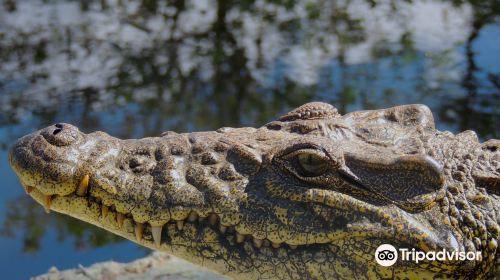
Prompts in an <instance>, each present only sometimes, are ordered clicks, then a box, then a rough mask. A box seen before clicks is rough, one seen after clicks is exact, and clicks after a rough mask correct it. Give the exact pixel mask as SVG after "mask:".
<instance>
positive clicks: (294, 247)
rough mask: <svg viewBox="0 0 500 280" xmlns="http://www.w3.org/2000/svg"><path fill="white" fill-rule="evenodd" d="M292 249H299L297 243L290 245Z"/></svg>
mask: <svg viewBox="0 0 500 280" xmlns="http://www.w3.org/2000/svg"><path fill="white" fill-rule="evenodd" d="M289 246H290V248H292V249H297V245H289Z"/></svg>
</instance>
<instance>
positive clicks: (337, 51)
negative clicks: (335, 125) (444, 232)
mask: <svg viewBox="0 0 500 280" xmlns="http://www.w3.org/2000/svg"><path fill="white" fill-rule="evenodd" d="M499 97H500V2H499V1H498V0H495V1H481V0H449V1H446V0H441V1H438V0H435V1H424V0H414V1H410V0H408V1H399V0H380V1H376V0H335V1H331V0H279V1H270V0H269V1H247V0H239V1H236V0H233V1H231V0H227V1H224V0H219V1H215V0H214V1H200V0H192V1H188V0H172V1H159V0H140V1H139V0H136V1H131V0H25V1H23V0H0V178H2V181H3V184H2V187H1V188H0V248H1V253H0V270H1V271H2V277H4V278H5V279H26V278H28V277H29V276H33V275H37V274H40V273H44V272H46V271H47V270H48V269H49V268H50V267H51V266H52V265H56V266H57V267H58V268H60V269H64V268H72V267H77V266H78V264H82V265H89V264H92V263H95V262H98V261H104V260H109V259H114V260H117V261H130V260H133V259H136V258H138V257H141V256H144V255H146V254H147V253H148V251H147V250H146V249H143V248H139V247H138V246H136V245H134V244H132V243H131V242H125V241H124V240H122V239H121V238H118V237H115V236H112V235H111V234H108V233H106V232H104V231H102V230H99V229H97V228H96V227H93V226H90V225H87V224H84V223H82V222H79V221H77V220H75V219H72V218H69V217H65V216H62V215H57V214H55V213H51V214H50V215H47V214H45V213H44V211H43V209H42V207H40V206H39V205H37V204H35V202H34V201H33V200H31V199H29V197H28V196H27V195H25V194H24V190H23V189H22V188H21V186H20V185H19V183H18V182H17V179H16V177H15V175H14V173H13V172H12V171H11V170H10V168H9V166H8V162H7V149H8V147H9V145H11V144H12V143H13V142H14V141H15V139H16V138H18V137H20V136H22V135H24V134H27V133H29V132H32V131H34V130H37V129H40V128H42V127H45V126H47V125H50V124H53V123H56V122H69V123H72V124H75V125H77V126H78V127H79V128H80V129H81V130H82V131H84V132H91V131H94V130H102V131H106V132H108V133H110V134H111V135H113V136H117V137H124V138H140V137H144V136H154V135H159V134H160V133H161V132H162V131H166V130H175V131H178V132H189V131H195V130H213V129H216V128H218V127H221V126H261V125H263V124H265V123H266V122H268V121H270V120H272V119H274V118H276V117H278V116H279V115H280V114H283V113H285V112H287V111H288V110H290V109H292V108H293V107H295V106H298V105H301V104H303V103H305V102H309V101H325V102H329V103H331V104H333V105H334V106H336V107H337V108H338V109H339V111H340V112H341V113H345V112H349V111H353V110H360V109H376V108H385V107H390V106H394V105H399V104H404V103H423V104H426V105H428V106H429V107H430V108H431V110H432V111H433V112H434V116H435V119H436V123H437V127H438V129H440V130H449V131H452V132H454V133H457V132H459V131H463V130H467V129H473V130H475V131H476V132H477V133H478V136H479V137H480V139H481V140H486V139H489V138H498V135H499V132H500V125H499V119H500V110H499V107H500V98H499Z"/></svg>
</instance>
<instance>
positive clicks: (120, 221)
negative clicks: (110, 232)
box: [116, 212, 125, 228]
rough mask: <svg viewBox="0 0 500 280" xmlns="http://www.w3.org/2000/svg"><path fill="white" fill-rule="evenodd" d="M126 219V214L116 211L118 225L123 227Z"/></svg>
mask: <svg viewBox="0 0 500 280" xmlns="http://www.w3.org/2000/svg"><path fill="white" fill-rule="evenodd" d="M124 220H125V215H123V214H122V213H120V212H118V213H116V222H117V223H118V227H119V228H121V227H122V226H123V221H124Z"/></svg>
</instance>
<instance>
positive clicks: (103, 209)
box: [101, 205, 109, 218]
mask: <svg viewBox="0 0 500 280" xmlns="http://www.w3.org/2000/svg"><path fill="white" fill-rule="evenodd" d="M108 212H109V207H108V206H106V205H103V206H102V207H101V216H102V217H103V218H106V216H108Z"/></svg>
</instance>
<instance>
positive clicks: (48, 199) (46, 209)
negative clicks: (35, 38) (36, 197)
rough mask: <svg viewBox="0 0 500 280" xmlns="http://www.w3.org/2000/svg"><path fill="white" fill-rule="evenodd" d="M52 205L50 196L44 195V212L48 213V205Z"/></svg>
mask: <svg viewBox="0 0 500 280" xmlns="http://www.w3.org/2000/svg"><path fill="white" fill-rule="evenodd" d="M51 204H52V196H51V195H46V196H45V200H44V207H45V212H47V213H50V205H51Z"/></svg>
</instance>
